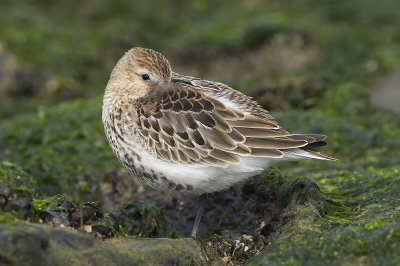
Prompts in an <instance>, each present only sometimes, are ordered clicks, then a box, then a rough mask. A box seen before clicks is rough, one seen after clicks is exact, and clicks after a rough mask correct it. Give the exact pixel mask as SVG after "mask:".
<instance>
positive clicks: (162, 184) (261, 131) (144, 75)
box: [102, 48, 335, 234]
mask: <svg viewBox="0 0 400 266" xmlns="http://www.w3.org/2000/svg"><path fill="white" fill-rule="evenodd" d="M102 120H103V124H104V128H105V132H106V135H107V139H108V141H109V143H110V146H111V148H112V149H113V151H114V153H115V154H116V156H117V157H118V159H119V160H120V162H121V163H122V164H123V165H124V166H125V167H126V168H127V169H128V171H129V172H130V173H131V174H132V175H134V176H136V177H138V178H140V179H142V180H143V181H144V182H146V183H147V184H149V185H150V186H152V187H154V188H156V189H162V190H171V191H185V192H189V193H193V194H203V193H210V192H214V191H218V190H221V189H226V188H228V187H229V186H231V185H233V184H236V183H238V182H241V181H243V180H245V179H246V178H248V177H250V176H252V175H255V174H258V173H260V172H261V171H262V170H263V169H265V168H267V167H268V166H269V165H270V164H272V163H276V162H280V161H289V160H299V159H307V158H312V159H320V160H335V159H334V158H331V157H328V156H326V155H323V154H321V153H319V152H316V151H313V150H312V148H314V147H318V146H323V145H326V142H325V138H326V136H324V135H320V134H290V133H289V132H288V131H286V130H285V129H283V128H282V127H280V126H279V125H278V123H277V122H276V121H275V120H274V119H273V117H272V116H271V115H270V114H269V113H268V112H267V111H266V110H265V109H263V108H262V107H261V106H260V105H259V104H258V103H257V102H255V101H254V100H252V99H251V98H250V97H248V96H246V95H244V94H242V93H241V92H238V91H236V90H233V89H232V88H230V87H229V86H227V85H225V84H222V83H218V82H213V81H208V80H202V79H199V78H194V77H190V76H183V75H180V74H177V73H174V72H172V70H171V67H170V65H169V62H168V60H167V59H166V58H165V57H164V56H163V55H161V54H160V53H158V52H156V51H153V50H151V49H144V48H133V49H131V50H129V51H128V52H127V53H126V54H125V55H124V56H123V57H122V58H121V59H120V60H119V61H118V63H117V65H116V66H115V68H114V70H113V71H112V73H111V76H110V80H109V82H108V84H107V88H106V92H105V94H104V99H103V117H102ZM200 216H201V212H200ZM196 222H197V223H198V221H197V219H196ZM195 228H196V226H195ZM193 232H194V234H195V232H196V230H195V229H194V231H193Z"/></svg>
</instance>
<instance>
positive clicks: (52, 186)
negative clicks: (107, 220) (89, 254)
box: [0, 0, 400, 264]
mask: <svg viewBox="0 0 400 266" xmlns="http://www.w3.org/2000/svg"><path fill="white" fill-rule="evenodd" d="M81 5H82V6H79V7H77V6H76V4H75V3H69V2H65V1H52V2H51V3H50V2H49V1H39V2H38V3H35V4H34V3H32V2H31V1H18V2H15V1H9V0H6V1H2V2H1V3H0V9H1V10H2V12H1V13H2V14H1V15H0V25H1V26H0V36H1V37H0V68H1V70H2V73H4V75H3V77H4V78H3V79H2V80H0V96H1V97H0V117H1V118H2V120H1V121H0V159H1V160H2V161H3V160H6V161H10V162H12V164H11V163H9V162H2V163H1V165H0V182H2V183H1V184H5V182H6V185H5V186H4V185H2V188H1V189H0V194H2V195H5V196H6V197H7V200H11V201H13V203H14V205H7V206H13V207H12V210H11V209H6V210H5V209H3V211H1V212H0V221H1V222H2V223H6V222H10V221H15V220H19V219H31V220H32V221H35V218H34V217H31V216H30V214H32V215H37V214H38V213H40V211H45V210H48V209H49V208H50V207H49V206H51V204H52V203H51V202H50V203H49V202H47V201H46V199H47V197H50V196H54V195H56V194H61V195H62V197H65V198H66V200H70V201H73V202H74V203H76V204H81V203H84V202H87V201H90V202H95V203H96V204H98V205H99V206H100V207H102V206H106V208H107V210H109V211H111V210H112V209H114V210H117V209H118V207H117V205H118V204H120V203H122V202H125V201H127V200H128V199H129V198H130V193H129V192H132V191H126V192H125V194H124V193H123V192H121V188H120V187H118V184H117V183H121V182H128V181H122V180H121V179H118V178H116V175H115V174H114V170H115V168H116V167H118V166H119V164H118V162H117V160H116V159H115V157H114V156H113V154H112V152H111V150H110V149H109V147H108V143H107V141H106V139H105V137H104V133H103V128H102V125H101V119H100V118H101V95H102V93H103V89H104V87H105V84H106V82H107V78H108V75H109V73H110V71H111V69H112V67H113V65H114V64H115V62H116V60H117V59H118V58H119V57H120V56H121V55H122V54H123V52H125V50H127V49H129V48H131V47H132V46H144V47H150V48H155V49H158V50H160V51H162V52H164V53H165V54H166V55H167V57H168V58H170V61H171V63H172V64H173V66H175V69H176V70H177V71H178V72H182V73H184V74H192V75H199V76H202V77H203V78H209V79H214V80H220V81H223V82H227V83H229V84H230V85H232V86H234V87H235V88H237V89H241V90H243V91H244V92H245V93H246V94H249V95H251V96H253V97H255V98H256V100H258V101H260V103H261V104H263V105H264V106H265V107H266V108H268V109H270V110H271V109H272V114H273V115H274V116H275V117H276V119H277V121H278V122H279V123H280V124H281V125H282V126H284V127H285V128H287V129H288V130H289V131H291V132H293V133H311V132H314V133H322V134H326V135H328V142H329V145H328V146H327V147H324V152H325V153H327V154H329V155H332V156H334V157H337V158H338V159H339V161H338V162H335V163H325V162H319V161H304V162H299V163H292V164H286V165H281V166H278V167H279V169H280V171H278V170H276V169H273V170H271V171H267V172H266V173H264V175H262V176H261V177H259V178H258V179H257V180H258V181H255V184H259V183H260V182H261V183H263V184H267V186H268V187H269V188H270V189H271V191H273V193H274V194H275V196H276V199H277V200H278V201H279V203H280V204H279V206H277V208H280V209H281V211H282V216H281V218H280V220H279V221H280V222H278V223H277V224H279V223H280V224H279V226H282V227H280V229H277V228H276V227H272V229H271V231H273V232H274V233H272V234H270V235H269V237H268V241H270V244H269V245H268V246H267V247H266V248H265V249H264V251H263V252H262V253H261V254H260V255H258V256H255V257H253V259H252V260H251V261H250V263H254V264H258V263H264V264H268V263H270V264H274V263H280V264H282V263H286V264H293V263H295V264H302V263H303V264H307V263H309V264H312V263H315V262H318V263H324V264H353V263H356V264H395V262H396V261H397V260H398V259H399V258H398V255H397V254H399V253H400V246H399V244H398V243H400V236H399V231H400V228H399V227H400V202H399V198H400V174H399V170H398V169H399V166H400V157H399V150H400V118H399V115H398V114H395V113H393V112H392V111H390V110H385V109H382V108H381V107H377V106H375V105H373V104H371V101H370V91H371V89H372V88H373V87H374V86H375V84H376V82H377V81H378V80H380V79H382V78H383V77H384V76H385V75H387V74H390V73H391V72H392V71H394V70H395V69H396V68H397V67H398V66H399V65H400V48H399V45H398V44H399V43H400V31H399V30H398V29H399V28H400V13H399V12H398V10H399V9H400V4H399V2H398V1H395V0H386V1H381V2H380V3H379V4H377V3H376V2H375V1H371V0H367V1H358V0H357V1H351V2H343V1H339V2H338V1H336V2H331V1H319V2H315V1H308V0H304V1H296V2H289V1H279V2H276V1H253V0H252V1H239V0H235V1H233V2H232V1H230V2H229V3H228V2H226V3H224V2H220V3H215V1H197V0H192V1H185V2H184V3H183V2H177V1H172V2H171V1H170V2H168V4H167V3H166V2H162V1H147V2H144V1H133V2H132V1H124V0H120V1H113V2H112V4H111V2H108V1H102V0H92V1H86V2H85V3H82V4H81ZM59 102H61V103H59ZM16 165H18V166H16ZM21 168H22V169H23V170H22V169H21ZM24 171H26V172H24ZM10 177H12V179H10ZM18 177H20V178H18ZM18 182H19V183H18ZM257 182H259V183H257ZM312 182H315V184H316V185H312V184H313V183H312ZM17 183H18V184H17ZM124 186H126V187H129V183H128V185H127V184H125V183H124ZM4 188H6V189H4ZM116 191H117V192H118V193H119V194H118V193H117V192H116ZM116 195H117V196H116ZM127 195H128V196H127ZM0 196H1V195H0ZM60 197H61V196H60ZM144 198H145V197H144ZM19 199H25V200H22V201H21V200H19ZM51 199H52V200H54V202H56V199H57V197H53V198H51ZM58 199H59V198H58ZM63 200H64V198H63ZM52 202H53V201H52ZM54 202H53V203H54ZM3 203H4V198H1V197H0V204H3ZM58 203H59V202H58V201H57V204H58ZM47 204H49V205H47ZM54 204H55V203H54ZM57 204H56V205H57ZM139 205H140V204H139ZM1 206H3V205H1ZM140 206H142V205H140ZM140 206H139V207H140ZM143 206H145V205H143ZM146 206H147V205H146ZM2 208H3V207H2ZM7 208H11V207H7ZM50 209H54V207H51V208H50ZM149 210H153V209H151V208H150V209H149ZM154 210H156V209H154ZM121 212H122V211H121ZM150 212H151V211H150ZM157 215H158V214H156V215H155V216H157ZM128 216H129V215H128ZM146 217H147V218H146V219H147V220H148V221H150V224H151V221H152V218H151V217H150V218H149V216H146ZM36 218H37V217H36ZM167 221H168V219H167ZM148 225H149V223H138V224H130V223H127V224H126V228H123V229H124V230H121V232H125V233H132V232H135V234H136V233H137V232H136V231H135V230H137V229H138V228H144V230H148V232H152V231H151V230H153V229H154V227H151V226H150V227H148ZM220 225H221V224H220ZM275 225H276V224H275ZM167 227H168V226H167ZM167 227H166V228H167ZM164 229H165V228H164ZM164 229H163V230H164ZM214 229H215V228H214ZM214 229H213V230H214ZM214 232H217V233H221V230H214ZM165 233H167V232H165ZM149 234H150V235H151V233H149ZM179 234H180V233H179V232H178V233H177V232H174V231H172V235H173V236H177V235H179Z"/></svg>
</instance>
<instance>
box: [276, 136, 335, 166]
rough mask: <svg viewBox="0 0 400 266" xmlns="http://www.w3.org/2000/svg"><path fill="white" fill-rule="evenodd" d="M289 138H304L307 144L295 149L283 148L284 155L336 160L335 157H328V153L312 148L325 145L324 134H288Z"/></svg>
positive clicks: (295, 157) (294, 157)
mask: <svg viewBox="0 0 400 266" xmlns="http://www.w3.org/2000/svg"><path fill="white" fill-rule="evenodd" d="M288 137H289V138H291V139H296V140H306V141H307V142H308V144H307V145H306V146H304V147H301V148H295V149H285V150H282V151H283V152H284V153H285V155H288V156H289V157H293V159H297V160H299V159H317V160H325V161H337V159H336V158H333V157H330V156H328V155H325V154H322V153H320V152H317V151H315V150H313V148H316V147H322V146H326V145H327V143H326V141H325V139H326V136H325V135H321V134H294V135H290V136H288Z"/></svg>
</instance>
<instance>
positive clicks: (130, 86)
mask: <svg viewBox="0 0 400 266" xmlns="http://www.w3.org/2000/svg"><path fill="white" fill-rule="evenodd" d="M170 81H171V68H170V66H169V63H168V60H167V59H165V57H163V56H162V55H161V54H159V53H158V52H155V51H153V50H149V49H143V48H133V49H131V50H130V51H128V52H127V53H126V54H125V55H124V56H123V57H122V58H121V59H120V60H119V61H118V63H117V65H116V66H115V68H114V70H113V72H112V73H111V77H110V80H109V83H108V85H107V89H106V93H108V92H109V93H112V94H118V95H120V96H123V95H129V97H130V98H139V97H143V96H145V95H146V94H147V93H149V92H150V91H151V89H152V88H154V87H166V86H168V84H169V83H170Z"/></svg>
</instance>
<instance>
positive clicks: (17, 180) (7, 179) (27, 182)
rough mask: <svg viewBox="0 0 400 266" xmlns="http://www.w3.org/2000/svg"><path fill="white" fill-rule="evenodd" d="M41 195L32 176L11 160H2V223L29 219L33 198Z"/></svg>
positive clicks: (0, 188) (0, 163) (0, 213)
mask: <svg viewBox="0 0 400 266" xmlns="http://www.w3.org/2000/svg"><path fill="white" fill-rule="evenodd" d="M40 195H41V191H40V189H39V187H38V184H37V182H36V180H35V179H34V178H33V177H32V176H30V175H29V174H27V173H26V172H25V171H23V170H22V169H21V168H20V167H18V166H16V165H14V164H12V163H10V162H7V161H1V162H0V223H8V222H12V221H17V220H18V219H27V218H28V217H29V216H30V213H31V203H32V200H33V199H34V198H36V197H39V196H40Z"/></svg>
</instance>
